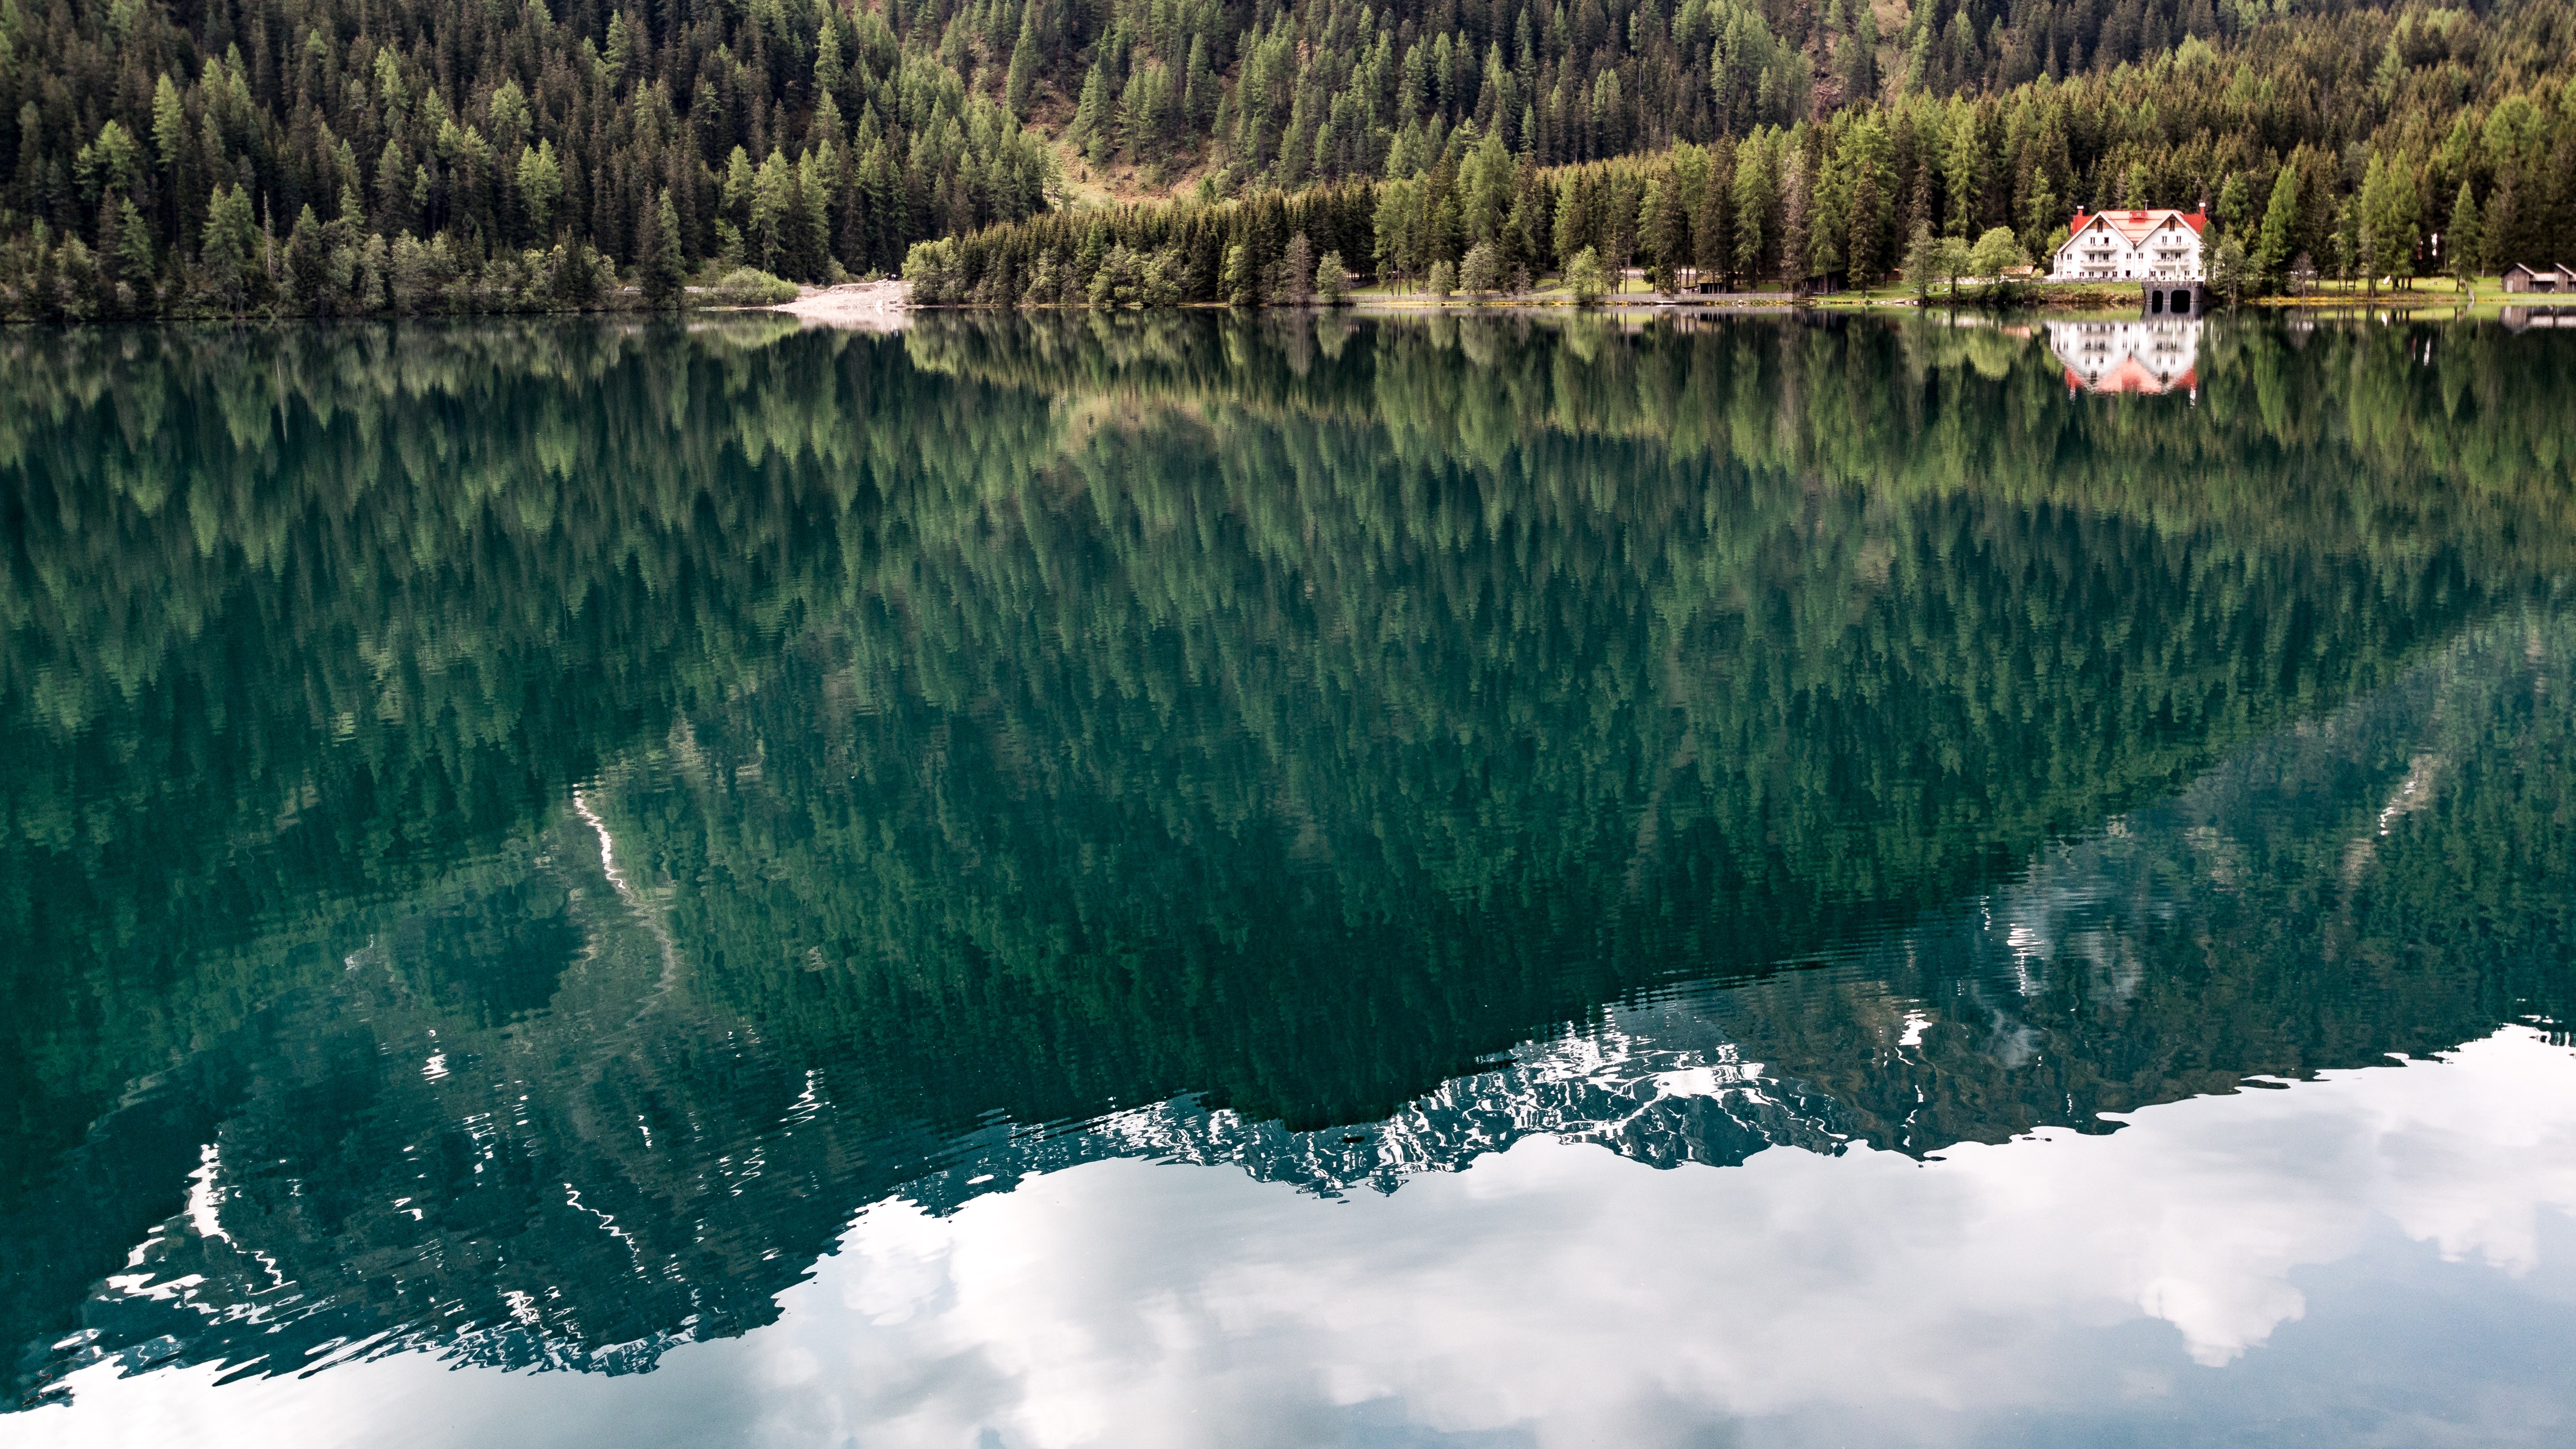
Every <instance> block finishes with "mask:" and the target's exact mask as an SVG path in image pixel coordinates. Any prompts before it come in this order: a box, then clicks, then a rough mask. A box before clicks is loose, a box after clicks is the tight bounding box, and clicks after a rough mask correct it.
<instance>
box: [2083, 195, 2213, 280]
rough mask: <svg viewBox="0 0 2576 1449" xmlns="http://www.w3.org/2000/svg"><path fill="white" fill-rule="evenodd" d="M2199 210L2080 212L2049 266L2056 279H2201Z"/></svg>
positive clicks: (2202, 217)
mask: <svg viewBox="0 0 2576 1449" xmlns="http://www.w3.org/2000/svg"><path fill="white" fill-rule="evenodd" d="M2208 224H2209V217H2208V216H2207V215H2206V214H2205V213H2203V212H2198V211H2176V210H2174V209H2172V208H2171V207H2159V208H2156V209H2153V210H2147V211H2097V212H2082V211H2079V212H2077V213H2075V220H2074V221H2073V222H2072V223H2071V224H2069V225H2068V227H2067V229H2066V240H2065V241H2063V242H2060V243H2058V246H2057V259H2056V262H2055V264H2054V265H2053V266H2052V267H2051V268H2050V269H2049V273H2048V275H2049V280H2051V281H2056V282H2139V281H2151V280H2152V281H2167V282H2197V281H2201V280H2204V279H2205V278H2206V276H2207V275H2208V274H2207V273H2206V272H2204V271H2203V270H2202V269H2201V259H2200V235H2201V229H2202V228H2203V227H2206V226H2207V225H2208Z"/></svg>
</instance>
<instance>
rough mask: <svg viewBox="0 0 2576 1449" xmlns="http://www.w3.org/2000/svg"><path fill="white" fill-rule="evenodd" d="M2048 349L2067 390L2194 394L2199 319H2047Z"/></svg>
mask: <svg viewBox="0 0 2576 1449" xmlns="http://www.w3.org/2000/svg"><path fill="white" fill-rule="evenodd" d="M2047 326H2048V350H2049V351H2050V352H2052V353H2054V354H2056V357H2057V363H2058V366H2060V367H2062V368H2064V369H2065V370H2066V388H2067V391H2069V392H2077V391H2082V392H2126V393H2143V394H2146V395H2149V396H2155V395H2157V394H2161V393H2169V392H2183V393H2188V394H2190V395H2191V397H2192V398H2194V399H2195V400H2196V399H2198V398H2199V396H2200V324H2199V323H2198V322H2179V321H2168V320H2162V319H2157V320H2143V319H2142V320H2140V321H2136V322H2127V321H2120V322H2112V321H2104V320H2101V319H2097V318H2088V319H2086V320H2084V321H2080V322H2077V321H2051V322H2049V323H2048V324H2047Z"/></svg>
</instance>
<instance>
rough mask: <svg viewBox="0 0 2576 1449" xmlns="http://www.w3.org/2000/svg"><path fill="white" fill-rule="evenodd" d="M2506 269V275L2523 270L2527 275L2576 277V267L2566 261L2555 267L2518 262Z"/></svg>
mask: <svg viewBox="0 0 2576 1449" xmlns="http://www.w3.org/2000/svg"><path fill="white" fill-rule="evenodd" d="M2504 271H2505V275H2506V276H2512V275H2513V274H2514V273H2516V272H2521V273H2522V274H2524V275H2525V276H2532V277H2551V276H2556V277H2576V267H2570V266H2568V265H2567V264H2566V263H2565V262H2560V263H2559V264H2558V265H2557V266H2556V267H2555V268H2544V267H2535V266H2533V265H2531V264H2530V263H2529V262H2516V263H2514V264H2513V265H2512V266H2509V267H2507V268H2505V269H2504Z"/></svg>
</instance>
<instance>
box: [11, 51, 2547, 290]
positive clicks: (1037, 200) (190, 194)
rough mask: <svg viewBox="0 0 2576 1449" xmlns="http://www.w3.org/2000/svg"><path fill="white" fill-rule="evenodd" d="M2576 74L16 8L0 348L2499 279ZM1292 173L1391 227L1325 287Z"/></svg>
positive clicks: (1345, 232) (2278, 62) (2374, 65)
mask: <svg viewBox="0 0 2576 1449" xmlns="http://www.w3.org/2000/svg"><path fill="white" fill-rule="evenodd" d="M2571 56H2576V6H2571V5H2570V4H2569V3H2568V0H2501V3H2498V4H2495V5H2493V6H2488V7H2468V8H2461V9H2430V8H2424V7H2421V6H2417V7H2411V8H2396V7H2390V8H2379V7H2365V6H2351V5H2343V4H2329V5H2326V6H2324V7H2322V8H2314V9H2311V8H2307V7H2301V8H2300V9H2299V10H2298V11H2297V12H2295V13H2292V12H2290V11H2289V9H2288V7H2286V6H2283V5H2277V4H2265V3H2262V0H2223V3H2212V0H2109V3H2105V0H2019V3H2012V4H2005V3H2002V0H1923V3H1921V4H1918V5H1914V6H1910V7H1909V6H1906V5H1904V4H1901V3H1860V0H1848V3H1847V0H1825V3H1824V4H1822V5H1818V4H1816V3H1814V0H1749V3H1748V0H1683V3H1681V4H1679V5H1674V6H1667V5H1665V4H1663V3H1661V0H1574V3H1571V4H1567V3H1563V0H1402V3H1389V4H1387V5H1385V6H1383V7H1372V6H1370V5H1368V4H1366V3H1358V4H1353V3H1348V0H1297V3H1289V4H1282V3H1277V0H1103V3H1096V4H1082V5H1076V4H1070V3H1065V0H920V3H918V4H905V3H903V0H884V3H872V4H866V5H861V6H858V7H856V8H844V7H842V6H840V5H838V4H836V3H830V0H754V3H750V4H746V5H733V4H716V3H706V0H664V3H656V4H640V3H638V4H630V5H628V6H627V7H626V8H623V9H617V8H612V7H611V6H610V5H608V4H605V3H602V0H578V3H569V4H566V5H565V6H564V13H563V14H562V15H560V16H557V15H555V14H554V13H553V12H552V10H551V9H550V8H549V6H548V4H547V3H546V0H529V3H526V4H524V5H510V4H504V3H499V0H491V3H485V4H480V5H466V4H463V3H461V0H203V3H186V4H177V5H171V4H162V3H154V0H0V313H5V314H7V315H14V316H25V317H114V316H127V315H160V314H164V313H173V312H176V313H240V312H244V311H255V310H274V311H283V312H292V313H307V314H332V313H356V314H365V313H379V312H425V311H471V310H482V311H493V310H515V309H538V310H543V309H556V308H567V307H586V306H597V305H602V304H604V303H613V302H621V301H623V302H628V303H635V304H648V305H662V304H665V303H668V302H670V301H672V300H674V299H675V298H676V297H677V296H678V295H679V288H680V287H681V286H682V285H683V284H684V283H685V282H686V281H687V280H688V279H690V278H692V277H697V276H701V275H703V274H704V273H706V272H707V271H708V270H709V269H710V268H711V267H715V268H732V267H740V266H749V267H756V268H765V269H767V270H768V271H771V272H774V273H776V274H778V275H780V276H784V277H788V278H791V279H796V280H824V279H828V278H832V277H835V276H841V275H861V274H867V273H882V272H891V271H893V270H895V269H896V268H898V267H899V266H901V265H902V264H903V263H904V261H905V260H906V258H907V256H908V255H909V254H910V249H911V248H912V246H913V245H914V244H915V243H919V242H923V241H928V240H932V239H936V238H941V237H963V236H968V235H970V234H974V233H976V232H977V231H978V229H979V228H989V227H992V226H995V225H996V224H1007V223H1011V222H1017V221H1022V220H1026V219H1028V218H1032V217H1039V216H1042V215H1043V216H1044V217H1045V218H1046V220H1047V223H1048V225H1047V227H1046V228H1045V229H1044V230H1042V231H1039V232H1035V233H1022V232H1016V231H1010V230H1007V229H1006V230H1004V231H1002V232H999V233H987V234H986V238H987V239H986V240H985V241H984V242H982V243H980V244H969V245H968V246H967V247H966V249H965V251H964V253H963V255H962V256H960V255H957V254H953V253H950V254H943V253H937V252H933V253H930V254H928V255H927V256H925V258H924V259H923V267H922V270H921V273H920V274H921V275H923V276H924V277H925V278H926V279H927V280H928V281H929V282H930V283H931V290H932V291H933V293H935V294H938V295H950V294H953V295H955V296H957V297H960V298H980V299H983V300H988V301H994V302H1017V301H1022V300H1026V299H1029V298H1032V297H1034V298H1037V299H1040V300H1058V301H1061V300H1068V299H1070V300H1078V301H1092V300H1099V301H1103V302H1116V301H1120V300H1129V301H1155V300H1167V299H1171V300H1177V299H1194V300H1227V301H1237V302H1242V301H1253V302H1259V301H1268V300H1275V299H1278V298H1280V297H1283V296H1287V297H1294V296H1296V295H1299V294H1301V293H1302V292H1303V290H1304V289H1305V287H1306V286H1307V285H1308V283H1309V281H1310V278H1311V275H1312V274H1311V272H1310V271H1309V268H1310V267H1311V266H1313V265H1316V264H1319V263H1320V262H1321V260H1322V259H1323V257H1324V256H1325V255H1327V254H1336V255H1338V258H1339V260H1340V261H1341V263H1342V264H1343V265H1344V267H1345V268H1346V269H1347V270H1348V271H1350V272H1352V273H1355V274H1359V275H1362V276H1366V275H1370V274H1385V275H1390V276H1428V275H1430V274H1431V272H1432V269H1433V268H1435V267H1437V266H1439V265H1441V264H1443V263H1449V264H1452V266H1453V268H1464V269H1468V270H1469V271H1470V272H1471V274H1472V275H1473V276H1475V277H1476V278H1477V279H1478V280H1485V281H1490V282H1491V283H1492V284H1493V285H1508V284H1509V283H1510V282H1511V281H1512V279H1514V278H1515V277H1517V276H1519V275H1520V274H1522V273H1529V274H1533V275H1535V274H1539V273H1544V272H1548V271H1551V270H1554V269H1557V268H1559V267H1562V266H1564V265H1566V264H1567V263H1569V262H1570V261H1571V260H1572V259H1573V258H1574V257H1575V256H1576V255H1578V254H1579V253H1580V252H1582V251H1583V250H1585V249H1587V248H1588V249H1591V250H1592V251H1594V252H1595V254H1596V257H1597V258H1599V259H1600V260H1601V261H1603V262H1604V263H1631V262H1634V263H1642V264H1645V265H1651V266H1654V267H1657V268H1659V269H1662V270H1666V271H1671V270H1676V269H1684V268H1687V269H1692V270H1694V271H1697V272H1702V273H1713V274H1715V275H1717V276H1720V277H1723V278H1726V279H1729V280H1735V281H1743V280H1753V279H1764V278H1774V277H1782V278H1787V279H1789V280H1791V281H1793V282H1797V281H1804V280H1806V279H1809V278H1827V279H1831V278H1851V277H1859V278H1862V279H1868V278H1872V277H1874V276H1877V275H1881V274H1884V273H1887V272H1889V271H1891V270H1893V269H1894V267H1895V266H1896V264H1897V261H1898V259H1899V257H1900V255H1901V253H1902V252H1903V250H1904V248H1905V246H1906V245H1907V242H1908V240H1909V239H1910V238H1911V237H1913V236H1914V235H1915V234H1916V233H1917V232H1918V231H1926V232H1931V233H1942V232H1948V233H1952V234H1957V235H1960V236H1966V237H1975V236H1982V235H1984V234H1985V233H1988V232H1991V231H1994V230H1996V229H1998V228H2000V229H2003V230H2004V231H2006V232H2008V233H2010V234H2011V235H2013V236H2016V237H2018V238H2020V239H2021V241H2022V243H2023V245H2024V246H2025V248H2026V249H2029V250H2033V251H2037V250H2040V249H2041V247H2042V244H2043V243H2044V241H2045V238H2046V237H2047V236H2048V234H2049V233H2050V232H2051V231H2052V230H2053V229H2055V228H2057V227H2058V226H2060V225H2062V223H2063V218H2064V213H2065V212H2066V211H2067V210H2068V209H2069V208H2070V207H2071V206H2073V205H2075V204H2077V203H2083V204H2091V205H2106V204H2127V203H2133V202H2154V203H2159V204H2176V203H2180V204H2197V203H2198V202H2199V201H2201V200H2204V199H2205V200H2206V201H2208V202H2209V204H2210V205H2211V206H2212V208H2213V210H2214V211H2215V212H2216V213H2217V214H2218V216H2219V217H2220V219H2221V222H2222V225H2223V226H2224V227H2226V228H2227V229H2228V230H2229V231H2230V232H2233V233H2236V234H2238V235H2239V236H2240V238H2241V240H2242V242H2243V244H2244V245H2245V247H2246V248H2247V251H2248V253H2249V256H2250V257H2251V258H2253V259H2254V261H2255V262H2256V263H2257V264H2258V265H2259V266H2260V267H2261V268H2262V269H2263V270H2264V271H2266V272H2268V273H2270V274H2272V275H2274V276H2284V275H2286V274H2287V273H2288V272H2289V271H2291V270H2292V269H2293V268H2294V267H2295V266H2296V265H2297V263H2298V262H2299V260H2300V259H2301V258H2303V257H2304V258H2306V259H2308V260H2309V262H2310V264H2311V265H2312V266H2313V267H2314V268H2315V269H2317V270H2319V271H2321V272H2332V271H2337V270H2341V271H2345V272H2353V271H2356V270H2358V271H2369V272H2374V273H2384V272H2390V271H2400V270H2405V269H2408V268H2411V267H2418V266H2441V267H2444V268H2446V269H2447V268H2449V267H2451V266H2453V265H2465V264H2475V265H2478V266H2481V267H2487V268H2492V267H2493V266H2494V265H2496V264H2497V263H2499V262H2501V261H2507V260H2526V259H2533V258H2540V257H2547V256H2550V255H2551V253H2552V250H2553V248H2554V249H2556V250H2560V251H2563V250H2567V249H2568V247H2567V245H2566V239H2567V238H2568V237H2569V236H2570V234H2571V224H2576V213H2572V212H2571V209H2576V179H2571V178H2576V91H2571V90H2570V89H2569V83H2570V77H2571V66H2576V61H2571ZM1645 156H1652V157H1656V158H1658V159H1656V160H1654V161H1652V162H1651V163H1648V164H1631V165H1616V166H1609V167H1600V166H1598V165H1597V163H1599V162H1602V161H1604V160H1605V159H1609V158H1619V157H1645ZM1587 163H1595V164H1590V165H1587ZM1380 181H1384V182H1386V183H1388V184H1387V185H1385V186H1384V187H1383V188H1380V187H1378V186H1375V185H1374V184H1373V183H1376V182H1380ZM1315 185H1325V186H1334V187H1339V188H1342V189H1341V190H1339V191H1337V192H1335V193H1332V194H1333V195H1335V196H1337V197H1338V198H1339V200H1338V201H1336V202H1334V203H1332V204H1331V205H1330V206H1327V207H1326V208H1325V209H1328V210H1334V211H1335V212H1336V213H1337V214H1338V213H1339V212H1343V211H1347V210H1349V209H1350V208H1352V207H1355V206H1358V205H1361V204H1362V203H1361V202H1359V201H1356V200H1354V199H1353V197H1354V195H1355V194H1356V195H1357V196H1360V197H1365V198H1366V200H1365V206H1366V210H1367V212H1368V218H1369V224H1368V225H1367V226H1366V227H1365V228H1357V229H1354V228H1352V227H1349V226H1347V225H1342V224H1340V223H1336V234H1335V237H1334V238H1333V239H1331V240H1324V239H1319V238H1318V237H1316V236H1308V237H1307V239H1306V243H1305V250H1304V251H1303V252H1300V251H1299V250H1298V240H1297V239H1298V237H1299V236H1301V235H1304V234H1305V233H1303V232H1302V231H1300V230H1298V229H1297V227H1296V224H1295V223H1296V218H1294V217H1289V216H1286V215H1285V211H1284V209H1285V208H1286V207H1288V206H1289V205H1290V203H1287V202H1285V201H1282V200H1280V199H1278V193H1289V192H1295V191H1296V190H1297V189H1299V188H1303V187H1308V186H1315ZM1155 194H1160V195H1165V196H1177V197H1178V198H1180V199H1179V200H1177V201H1171V202H1166V203H1165V204H1163V205H1161V206H1155V207H1146V208H1137V207H1117V208H1115V209H1109V210H1103V209H1101V208H1099V207H1098V206H1096V205H1093V204H1092V203H1096V202H1099V201H1101V200H1103V199H1104V196H1105V197H1108V198H1119V197H1124V198H1129V199H1133V198H1137V197H1140V196H1146V195H1155ZM1265 196H1267V197H1271V198H1272V199H1271V201H1270V202H1268V203H1267V204H1264V205H1254V206H1250V207H1242V206H1238V205H1236V204H1235V203H1237V202H1239V201H1241V200H1243V199H1245V198H1260V197H1265ZM1303 204H1304V205H1307V206H1309V207H1312V206H1314V205H1317V204H1318V203H1313V202H1311V201H1310V202H1307V203H1303ZM1210 206H1214V207H1219V208H1222V209H1221V210H1219V211H1217V212H1214V213H1207V212H1205V208H1207V207H1210ZM1283 220H1284V221H1285V222H1286V223H1287V229H1285V230H1282V229H1281V226H1280V223H1281V222H1282V221H1283ZM1210 236H1215V237H1218V238H1219V240H1209V239H1208V237H1210ZM2435 237H2444V238H2448V240H2447V241H2446V242H2444V243H2442V244H2440V245H2437V244H2436V243H2435V242H2434V240H2433V239H2434V238H2435ZM1480 245H1481V246H1484V247H1486V248H1487V250H1486V251H1484V252H1483V253H1481V254H1480V253H1478V252H1477V250H1476V249H1477V248H1478V247H1479V246H1480ZM1237 246H1240V247H1242V248H1243V250H1242V252H1241V253H1240V255H1235V254H1234V253H1233V252H1232V249H1233V248H1234V247H1237ZM1292 259H1293V263H1294V264H1293V265H1292V264H1291V263H1292ZM1471 259H1473V260H1472V262H1471ZM1230 263H1231V264H1230ZM1104 266H1105V267H1106V268H1107V272H1108V278H1109V280H1108V281H1107V283H1106V284H1105V285H1104V284H1101V282H1100V278H1101V275H1102V272H1103V269H1104ZM621 287H624V288H632V289H634V290H633V291H632V292H624V291H620V290H617V289H618V288H621Z"/></svg>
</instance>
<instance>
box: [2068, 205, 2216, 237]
mask: <svg viewBox="0 0 2576 1449" xmlns="http://www.w3.org/2000/svg"><path fill="white" fill-rule="evenodd" d="M2097 221H2098V222H2100V223H2102V224H2103V226H2105V227H2107V228H2108V229H2110V230H2111V231H2114V232H2117V233H2118V234H2119V235H2120V236H2122V237H2123V238H2125V239H2127V241H2128V242H2129V244H2130V245H2131V246H2135V245H2137V244H2138V243H2139V242H2142V241H2144V240H2146V239H2147V238H2148V237H2149V236H2150V235H2152V234H2153V233H2154V232H2155V231H2156V230H2157V229H2158V228H2160V227H2162V226H2164V225H2165V224H2166V223H2168V222H2173V221H2179V222H2181V223H2182V224H2183V225H2184V226H2187V227H2190V228H2191V231H2192V235H2194V236H2198V235H2199V234H2200V230H2201V228H2202V227H2204V226H2207V225H2208V224H2209V218H2208V217H2207V216H2205V215H2203V214H2202V213H2200V212H2197V211H2183V210H2180V209H2178V208H2176V207H2170V206H2160V207H2150V208H2145V209H2132V210H2128V211H2096V212H2084V211H2079V212H2077V213H2075V220H2074V221H2072V222H2070V223H2068V225H2067V228H2066V236H2067V239H2068V240H2070V241H2072V240H2073V239H2074V238H2076V237H2077V236H2079V235H2081V234H2082V233H2083V231H2084V228H2085V227H2086V226H2088V225H2090V224H2092V223H2094V222H2097Z"/></svg>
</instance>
